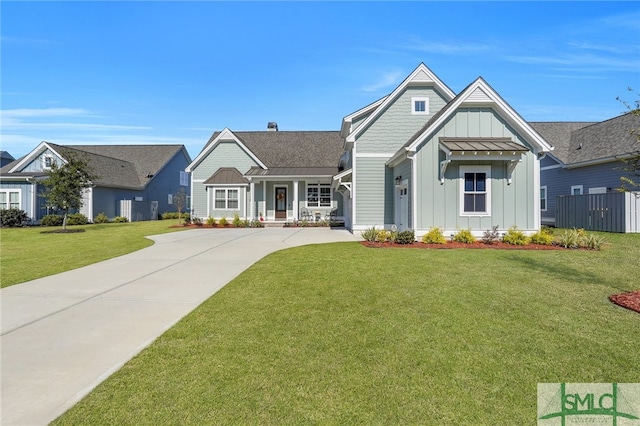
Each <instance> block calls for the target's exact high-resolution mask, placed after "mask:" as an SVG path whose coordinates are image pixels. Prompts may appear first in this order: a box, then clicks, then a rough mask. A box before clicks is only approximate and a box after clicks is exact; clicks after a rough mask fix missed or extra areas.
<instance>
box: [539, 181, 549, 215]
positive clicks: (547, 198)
mask: <svg viewBox="0 0 640 426" xmlns="http://www.w3.org/2000/svg"><path fill="white" fill-rule="evenodd" d="M540 190H541V191H544V209H543V208H541V209H540V211H543V212H546V211H547V206H548V205H549V194H548V192H547V185H543V186H541V187H540ZM542 199H543V198H542V197H540V200H542Z"/></svg>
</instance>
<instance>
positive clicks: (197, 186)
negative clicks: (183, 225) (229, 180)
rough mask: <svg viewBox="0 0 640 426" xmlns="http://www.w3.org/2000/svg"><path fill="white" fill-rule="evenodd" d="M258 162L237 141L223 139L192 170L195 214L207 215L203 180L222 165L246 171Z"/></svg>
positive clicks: (192, 202)
mask: <svg viewBox="0 0 640 426" xmlns="http://www.w3.org/2000/svg"><path fill="white" fill-rule="evenodd" d="M257 165H258V164H257V163H256V162H255V161H254V160H253V159H252V158H251V157H250V156H249V154H247V152H246V151H244V150H243V149H242V148H241V147H240V146H239V145H238V144H237V143H236V142H235V141H221V142H220V143H218V145H216V147H215V148H214V149H213V151H211V152H210V153H209V155H207V156H206V157H205V158H204V159H203V160H202V161H201V162H200V163H199V164H198V165H197V166H196V167H195V168H194V169H193V170H192V172H191V182H192V185H193V187H192V188H191V191H192V197H191V208H192V209H193V215H194V216H196V217H200V218H206V217H207V198H208V197H207V191H206V190H205V186H204V184H203V182H204V181H205V180H207V179H209V178H210V177H211V176H212V175H213V174H214V173H215V172H216V171H217V170H218V169H219V168H220V167H235V168H236V169H238V170H239V171H240V173H246V172H247V171H248V170H249V169H250V168H251V167H253V166H257Z"/></svg>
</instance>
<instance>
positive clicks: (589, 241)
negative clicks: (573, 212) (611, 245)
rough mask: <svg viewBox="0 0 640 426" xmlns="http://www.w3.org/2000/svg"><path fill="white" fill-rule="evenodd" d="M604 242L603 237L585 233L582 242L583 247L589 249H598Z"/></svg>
mask: <svg viewBox="0 0 640 426" xmlns="http://www.w3.org/2000/svg"><path fill="white" fill-rule="evenodd" d="M604 242H605V238H604V237H602V236H599V235H594V234H587V235H585V237H584V239H583V241H582V244H583V245H584V247H586V248H588V249H591V250H600V249H601V248H602V245H603V244H604Z"/></svg>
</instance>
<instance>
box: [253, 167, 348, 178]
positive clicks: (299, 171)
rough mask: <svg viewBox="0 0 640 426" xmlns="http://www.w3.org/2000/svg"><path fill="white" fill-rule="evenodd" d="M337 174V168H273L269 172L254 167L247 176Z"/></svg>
mask: <svg viewBox="0 0 640 426" xmlns="http://www.w3.org/2000/svg"><path fill="white" fill-rule="evenodd" d="M336 173H338V168H337V167H272V168H270V169H267V170H263V169H261V168H260V167H252V168H250V169H249V171H247V173H246V176H333V175H335V174H336Z"/></svg>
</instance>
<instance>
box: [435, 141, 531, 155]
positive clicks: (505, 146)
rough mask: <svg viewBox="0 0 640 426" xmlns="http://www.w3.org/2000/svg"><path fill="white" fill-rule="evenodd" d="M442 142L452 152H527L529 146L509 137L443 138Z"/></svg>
mask: <svg viewBox="0 0 640 426" xmlns="http://www.w3.org/2000/svg"><path fill="white" fill-rule="evenodd" d="M440 144H441V145H443V146H444V147H445V148H446V149H447V150H448V151H450V152H452V153H456V154H457V153H465V152H492V153H494V152H507V153H509V152H510V153H516V152H526V151H529V148H527V147H525V146H522V145H520V144H518V143H515V142H513V141H512V140H511V139H508V138H499V139H498V138H487V139H483V138H471V139H469V138H441V139H440Z"/></svg>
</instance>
